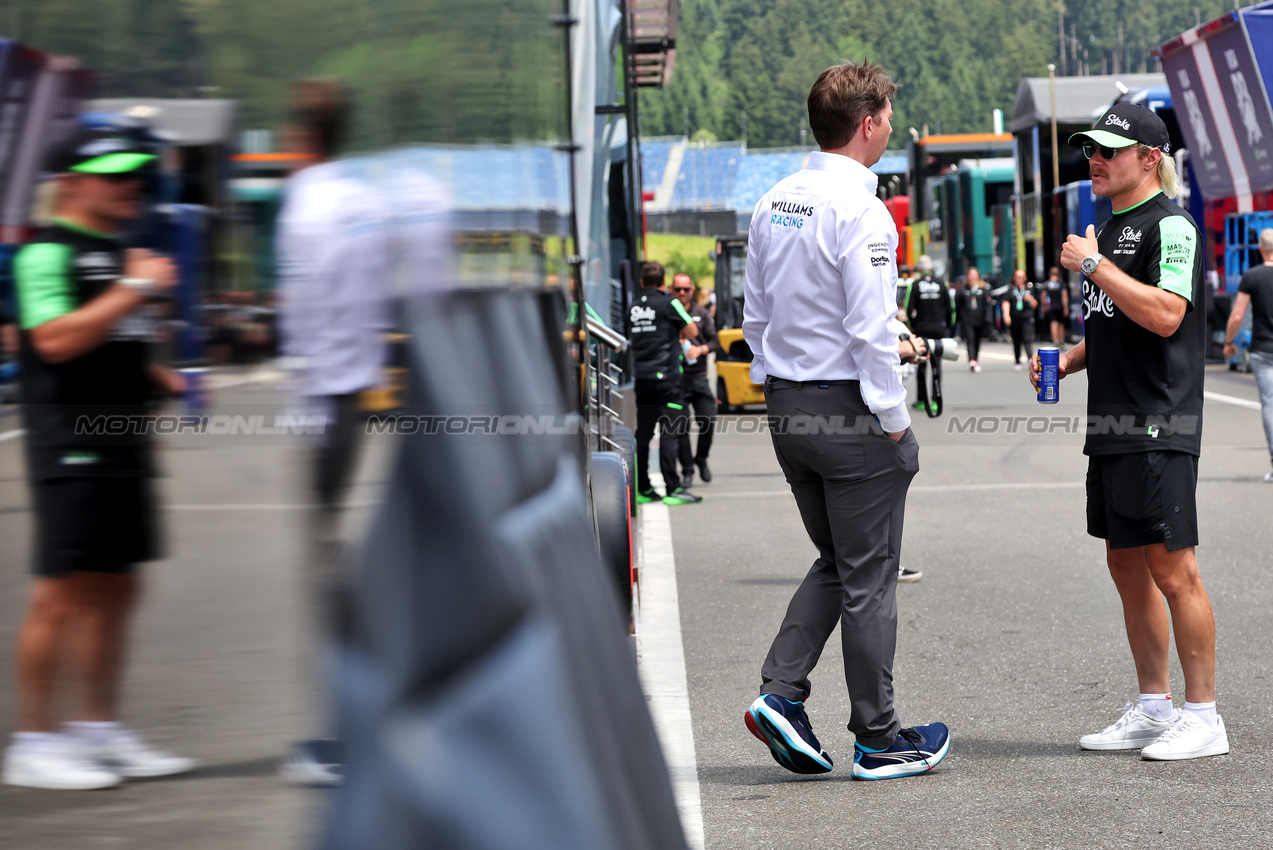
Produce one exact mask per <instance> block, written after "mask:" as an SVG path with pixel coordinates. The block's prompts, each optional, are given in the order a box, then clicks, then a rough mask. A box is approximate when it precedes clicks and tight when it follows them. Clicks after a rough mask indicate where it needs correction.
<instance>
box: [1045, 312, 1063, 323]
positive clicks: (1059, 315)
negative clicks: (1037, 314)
mask: <svg viewBox="0 0 1273 850" xmlns="http://www.w3.org/2000/svg"><path fill="white" fill-rule="evenodd" d="M1048 321H1049V322H1062V323H1064V322H1065V311H1064V310H1049V311H1048Z"/></svg>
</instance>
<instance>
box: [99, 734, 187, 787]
mask: <svg viewBox="0 0 1273 850" xmlns="http://www.w3.org/2000/svg"><path fill="white" fill-rule="evenodd" d="M79 740H80V742H81V746H83V748H84V752H85V754H86V755H88V756H89V757H90V758H92V759H94V760H95V761H97V762H98V763H99V764H101V765H102V766H103V767H105V768H107V769H109V770H113V771H115V772H116V773H118V774H119V775H120V776H127V777H131V778H134V779H141V778H146V777H155V776H172V775H174V774H177V773H187V772H189V771H191V770H194V769H195V767H196V766H197V765H198V762H196V761H195V760H194V759H189V758H184V757H182V756H174V755H172V754H171V753H166V752H164V751H163V750H156V749H153V748H151V747H150V746H147V744H146V742H145V741H143V740H142V739H141V736H140V735H138V734H137V733H136V732H133V731H131V730H129V729H120V730H118V731H117V732H115V734H114V735H112V736H111V737H110V738H109V740H107V741H106V742H104V743H101V742H92V741H90V739H89V738H88V736H85V735H82V734H81V735H80V736H79Z"/></svg>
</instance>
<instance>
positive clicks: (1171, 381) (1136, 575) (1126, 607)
mask: <svg viewBox="0 0 1273 850" xmlns="http://www.w3.org/2000/svg"><path fill="white" fill-rule="evenodd" d="M1070 143H1071V144H1076V143H1078V144H1082V146H1083V152H1084V153H1085V154H1086V155H1087V157H1088V159H1090V160H1091V175H1092V191H1093V192H1095V193H1096V194H1097V195H1101V196H1107V197H1109V198H1110V200H1111V201H1112V204H1113V209H1114V214H1113V216H1112V217H1110V218H1109V220H1107V221H1106V222H1105V223H1104V224H1102V225H1101V229H1100V232H1099V233H1097V232H1096V231H1095V228H1093V227H1091V226H1089V227H1088V229H1087V234H1086V235H1084V236H1079V235H1076V234H1074V235H1071V236H1070V237H1069V238H1068V239H1067V240H1066V242H1065V245H1064V247H1063V248H1062V251H1061V265H1063V266H1065V267H1066V268H1067V269H1070V270H1071V271H1082V273H1083V275H1084V280H1083V315H1084V318H1085V320H1086V338H1085V339H1084V341H1083V342H1081V343H1079V344H1078V345H1076V346H1075V347H1074V348H1072V349H1070V350H1069V351H1067V352H1065V353H1064V354H1062V355H1061V357H1060V372H1061V376H1062V377H1064V376H1065V375H1068V374H1071V373H1073V372H1077V371H1079V370H1081V369H1087V372H1088V382H1087V386H1088V392H1087V405H1088V434H1087V443H1086V445H1085V446H1084V448H1083V452H1084V454H1086V455H1088V456H1089V462H1088V472H1087V531H1088V534H1090V535H1092V536H1093V537H1099V538H1102V539H1103V540H1105V545H1106V560H1107V562H1108V565H1109V571H1110V575H1111V576H1112V577H1113V579H1114V586H1115V587H1117V588H1118V593H1119V596H1120V597H1121V598H1122V602H1123V618H1124V620H1125V623H1126V627H1127V638H1128V642H1129V643H1130V644H1131V650H1132V657H1133V659H1134V660H1135V666H1136V676H1137V679H1138V680H1139V684H1140V696H1139V699H1138V700H1137V702H1136V704H1135V705H1134V706H1133V707H1132V708H1130V709H1128V710H1127V711H1126V712H1125V713H1124V714H1123V716H1122V717H1121V718H1119V720H1118V721H1117V722H1115V723H1114V724H1112V725H1110V726H1109V727H1107V728H1106V729H1104V730H1102V731H1100V732H1097V733H1095V734H1091V735H1084V736H1083V737H1082V738H1081V739H1080V740H1079V746H1080V747H1082V748H1083V749H1086V750H1129V749H1140V750H1141V757H1142V758H1146V759H1152V760H1176V759H1191V758H1198V757H1200V756H1211V755H1219V754H1222V753H1227V752H1229V738H1228V735H1227V733H1226V732H1225V728H1224V721H1223V720H1222V719H1221V718H1220V716H1219V715H1217V714H1216V704H1215V647H1216V638H1215V619H1214V617H1213V615H1212V613H1211V602H1210V600H1209V599H1208V598H1207V591H1206V589H1205V588H1204V587H1203V585H1202V578H1201V576H1200V575H1199V572H1198V561H1197V559H1196V557H1195V555H1194V547H1195V546H1196V545H1197V543H1198V517H1197V506H1196V502H1195V491H1196V490H1197V486H1198V455H1199V451H1200V448H1201V443H1202V381H1203V371H1204V364H1205V352H1206V344H1207V327H1206V315H1205V312H1206V311H1205V310H1203V309H1202V299H1203V294H1204V292H1203V285H1204V283H1203V257H1202V237H1201V234H1199V232H1198V228H1197V226H1196V225H1195V224H1194V222H1193V219H1191V218H1190V217H1189V214H1188V213H1186V212H1185V211H1184V210H1183V209H1181V208H1180V207H1178V206H1176V205H1175V204H1173V203H1172V202H1171V201H1170V200H1168V198H1170V197H1174V196H1175V195H1176V193H1177V191H1178V183H1177V178H1176V172H1175V168H1174V164H1173V162H1172V159H1171V157H1170V156H1168V155H1167V154H1168V151H1167V148H1168V142H1167V129H1166V127H1165V126H1164V125H1163V122H1162V120H1161V119H1160V118H1159V117H1158V116H1157V115H1156V114H1154V113H1153V112H1151V111H1150V110H1148V109H1146V108H1145V107H1143V106H1140V105H1138V104H1132V103H1118V104H1115V105H1114V106H1112V107H1110V109H1109V111H1108V112H1106V113H1105V114H1104V115H1103V116H1101V118H1100V119H1099V120H1098V121H1097V122H1096V125H1095V126H1094V127H1093V128H1092V129H1091V130H1088V131H1086V132H1083V133H1076V134H1075V135H1074V136H1071V137H1070ZM1037 369H1038V365H1037V359H1031V361H1030V372H1031V378H1032V380H1034V382H1035V383H1036V385H1037V378H1036V375H1037ZM1164 596H1165V597H1166V600H1167V608H1170V610H1171V621H1170V623H1169V622H1168V619H1167V608H1165V607H1164V606H1163V597H1164ZM1173 627H1174V629H1175V633H1176V649H1177V651H1178V654H1179V656H1180V666H1181V667H1182V668H1183V670H1184V674H1185V704H1184V706H1183V709H1182V710H1180V711H1177V710H1175V708H1174V707H1173V705H1172V701H1171V693H1170V690H1171V689H1170V687H1169V684H1170V683H1169V671H1170V668H1169V666H1168V655H1167V653H1168V641H1169V639H1170V629H1171V628H1173ZM1142 748H1143V749H1142Z"/></svg>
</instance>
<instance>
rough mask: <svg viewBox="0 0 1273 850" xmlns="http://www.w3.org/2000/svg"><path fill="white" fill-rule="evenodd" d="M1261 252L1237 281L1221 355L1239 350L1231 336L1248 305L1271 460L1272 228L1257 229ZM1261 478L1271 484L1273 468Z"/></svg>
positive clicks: (1253, 366)
mask: <svg viewBox="0 0 1273 850" xmlns="http://www.w3.org/2000/svg"><path fill="white" fill-rule="evenodd" d="M1260 254H1261V255H1262V256H1263V258H1264V262H1263V263H1261V264H1260V265H1258V266H1252V267H1251V268H1249V269H1247V271H1246V273H1245V274H1243V275H1242V280H1241V282H1240V283H1239V284H1238V297H1237V298H1235V299H1234V301H1233V311H1232V312H1231V313H1229V322H1228V325H1227V327H1226V328H1225V336H1224V339H1225V344H1224V356H1225V357H1232V356H1233V355H1235V354H1237V353H1238V349H1237V347H1236V346H1235V345H1234V344H1233V337H1234V336H1235V335H1237V332H1238V329H1239V328H1241V327H1242V318H1243V317H1244V316H1245V315H1246V309H1247V307H1248V306H1249V307H1250V308H1251V371H1252V372H1254V373H1255V385H1256V387H1257V388H1259V391H1260V410H1261V413H1262V415H1263V416H1264V439H1265V441H1266V442H1267V443H1268V445H1269V460H1270V461H1271V462H1273V228H1265V229H1264V230H1261V231H1260ZM1264 480H1265V481H1267V482H1268V483H1270V484H1273V470H1271V471H1269V472H1266V473H1264Z"/></svg>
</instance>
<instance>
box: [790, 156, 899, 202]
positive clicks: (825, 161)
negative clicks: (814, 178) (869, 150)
mask: <svg viewBox="0 0 1273 850" xmlns="http://www.w3.org/2000/svg"><path fill="white" fill-rule="evenodd" d="M805 168H809V169H812V170H813V171H830V172H832V173H835V174H843V175H844V176H846V177H849V178H851V179H852V180H854V181H856V182H858V183H861V184H862V185H863V186H865V187H866V191H868V192H870V193H871V194H872V195H874V194H875V190H876V188H877V187H878V186H879V185H880V178H879V177H878V176H876V174H875V172H874V171H872V170H871V169H869V168H867V167H866V166H865V165H863V164H862V163H860V162H858V161H857V160H856V159H852V158H850V157H847V156H844V155H843V154H838V153H827V152H826V151H814V152H813V153H811V154H809V162H808V163H807V164H806V165H805Z"/></svg>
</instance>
